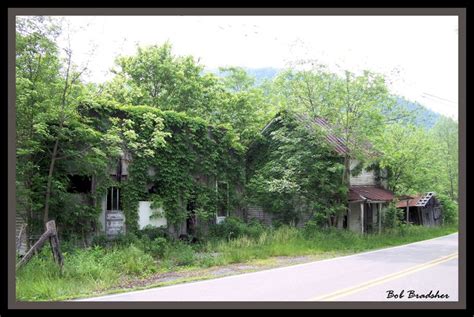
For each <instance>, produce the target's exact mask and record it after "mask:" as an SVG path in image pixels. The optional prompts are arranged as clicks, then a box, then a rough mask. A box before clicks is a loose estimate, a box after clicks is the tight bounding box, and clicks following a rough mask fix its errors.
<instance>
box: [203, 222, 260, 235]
mask: <svg viewBox="0 0 474 317" xmlns="http://www.w3.org/2000/svg"><path fill="white" fill-rule="evenodd" d="M264 231H265V226H264V225H262V224H261V223H260V222H259V221H258V220H252V221H250V222H248V223H245V222H244V221H243V220H241V219H239V218H236V217H227V218H226V219H225V220H224V221H223V222H222V223H220V224H215V225H212V226H211V227H210V229H209V234H210V236H212V237H216V238H221V239H234V238H238V237H242V236H248V237H252V238H258V237H259V236H260V235H261V234H262V233H263V232H264Z"/></svg>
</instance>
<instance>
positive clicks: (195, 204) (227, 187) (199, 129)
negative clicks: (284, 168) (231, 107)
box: [70, 107, 243, 238]
mask: <svg viewBox="0 0 474 317" xmlns="http://www.w3.org/2000/svg"><path fill="white" fill-rule="evenodd" d="M142 108H143V109H140V107H132V108H130V109H128V108H120V109H115V111H116V112H117V116H120V117H121V118H129V117H130V118H134V119H136V117H137V116H140V115H141V112H143V111H149V112H154V113H156V114H157V115H159V116H160V117H161V118H163V120H164V121H163V122H164V130H165V131H166V132H169V133H170V137H168V138H167V139H166V142H167V145H166V146H165V147H164V148H163V149H160V150H157V152H156V155H155V157H156V158H157V159H155V160H154V159H143V158H140V157H139V155H135V154H136V153H133V151H132V150H127V149H124V151H123V154H122V156H121V157H120V158H119V159H117V160H115V161H114V162H112V164H111V168H110V170H109V172H108V175H109V177H110V179H111V180H112V184H113V185H112V186H109V187H108V188H107V190H106V192H105V193H104V195H103V196H102V197H101V198H99V199H97V201H93V200H91V199H90V194H91V193H94V192H95V190H96V188H97V186H98V184H97V183H100V181H99V180H97V179H95V178H94V177H87V176H86V177H85V176H77V175H76V176H73V177H71V188H73V190H70V192H71V193H75V195H76V196H77V198H76V200H77V201H82V203H83V204H86V205H91V206H96V207H99V208H100V215H99V217H98V223H99V224H100V225H99V226H98V227H97V228H96V230H95V231H96V232H98V233H105V234H106V235H107V236H108V237H109V238H113V237H115V236H117V235H119V234H124V233H126V232H127V231H129V228H128V226H132V227H133V228H134V229H143V228H145V227H146V226H152V227H162V228H165V229H166V230H167V231H168V233H169V234H171V235H172V236H175V237H180V236H194V235H196V233H197V230H198V229H199V230H204V231H205V230H206V229H207V227H208V225H209V224H212V223H219V222H222V221H223V220H224V219H225V218H226V217H227V216H228V215H229V213H230V209H233V210H238V209H239V206H238V201H239V199H235V198H234V199H232V201H233V202H236V203H234V204H231V202H230V200H231V197H229V196H230V195H233V197H235V196H236V197H238V195H240V194H241V192H242V187H243V185H242V182H241V176H240V175H239V170H240V169H243V160H242V154H241V153H239V151H238V150H237V149H235V148H234V147H233V145H232V142H231V137H229V135H227V134H228V132H227V131H226V130H225V129H223V128H221V127H214V126H210V125H208V124H207V123H205V122H204V121H202V120H201V119H199V118H192V117H188V116H184V115H181V114H179V113H175V112H172V111H167V112H162V111H159V110H157V109H155V108H144V107H142ZM125 109H126V110H125ZM137 109H138V110H137ZM134 116H135V117H134ZM143 137H144V138H145V139H146V138H147V136H143ZM189 140H193V141H192V142H194V144H193V143H191V141H189ZM179 151H181V152H179ZM214 151H215V152H216V153H221V154H220V155H216V154H215V153H214ZM137 162H138V165H139V166H146V168H145V170H143V169H142V168H141V167H135V169H134V166H136V165H137V164H135V163H137ZM170 167H173V170H172V171H170ZM137 173H140V175H139V177H136V176H137ZM134 176H135V177H134ZM137 178H142V179H143V180H139V181H137ZM242 179H243V178H242ZM131 194H132V195H137V196H138V198H137V199H136V200H133V201H132V202H130V201H129V202H128V204H127V202H126V201H125V200H127V199H128V200H130V198H129V197H130V196H131ZM206 195H207V196H206ZM203 196H206V197H204V198H209V199H207V200H206V199H203ZM157 197H159V199H160V200H163V201H173V202H176V204H174V205H173V207H170V208H168V209H167V208H166V207H164V206H163V205H160V206H158V207H156V205H154V199H155V198H157ZM203 201H204V202H203ZM171 209H173V210H171ZM202 209H205V210H206V211H208V212H211V213H212V212H214V217H210V218H209V217H206V219H204V217H199V216H198V211H199V210H202ZM127 213H128V215H130V219H127V217H126V215H127ZM178 213H182V214H183V213H184V214H185V215H184V216H183V215H180V218H179V219H178V220H176V219H170V216H171V218H175V217H173V214H178ZM127 220H128V221H127Z"/></svg>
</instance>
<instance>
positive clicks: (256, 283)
mask: <svg viewBox="0 0 474 317" xmlns="http://www.w3.org/2000/svg"><path fill="white" fill-rule="evenodd" d="M457 255H458V234H457V233H454V234H451V235H448V236H444V237H440V238H435V239H431V240H425V241H421V242H416V243H411V244H407V245H403V246H399V247H393V248H387V249H382V250H376V251H370V252H364V253H360V254H355V255H350V256H344V257H339V258H333V259H328V260H321V261H316V262H310V263H304V264H298V265H294V266H288V267H281V268H276V269H270V270H265V271H260V272H253V273H246V274H241V275H234V276H227V277H222V278H217V279H213V280H206V281H199V282H191V283H185V284H179V285H173V286H166V287H159V288H153V289H148V290H141V291H135V292H128V293H121V294H114V295H107V296H102V297H95V298H87V299H80V300H77V301H105V302H108V301H110V302H112V301H152V302H160V301H168V302H170V301H187V302H190V301H191V302H192V301H391V302H400V301H420V302H422V301H424V302H426V301H455V302H456V301H458V256H457Z"/></svg>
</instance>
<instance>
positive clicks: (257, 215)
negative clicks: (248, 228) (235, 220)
mask: <svg viewBox="0 0 474 317" xmlns="http://www.w3.org/2000/svg"><path fill="white" fill-rule="evenodd" d="M247 219H248V220H251V219H258V220H260V221H262V222H263V223H265V224H267V225H271V224H272V220H273V216H272V214H270V213H268V212H265V211H264V210H263V208H262V207H260V206H249V207H248V209H247Z"/></svg>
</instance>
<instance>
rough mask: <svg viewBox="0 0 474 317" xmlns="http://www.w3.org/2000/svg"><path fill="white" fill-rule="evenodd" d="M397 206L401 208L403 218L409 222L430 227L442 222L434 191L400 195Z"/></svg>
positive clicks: (440, 209)
mask: <svg viewBox="0 0 474 317" xmlns="http://www.w3.org/2000/svg"><path fill="white" fill-rule="evenodd" d="M397 208H401V209H403V211H404V219H405V220H406V221H407V222H408V223H411V224H415V225H422V226H428V227H432V226H439V225H441V224H442V223H443V217H442V216H443V215H442V208H441V204H440V202H439V201H438V199H436V194H435V193H434V192H427V193H425V194H418V195H415V196H412V197H410V196H405V197H402V199H400V200H399V202H398V203H397Z"/></svg>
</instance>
